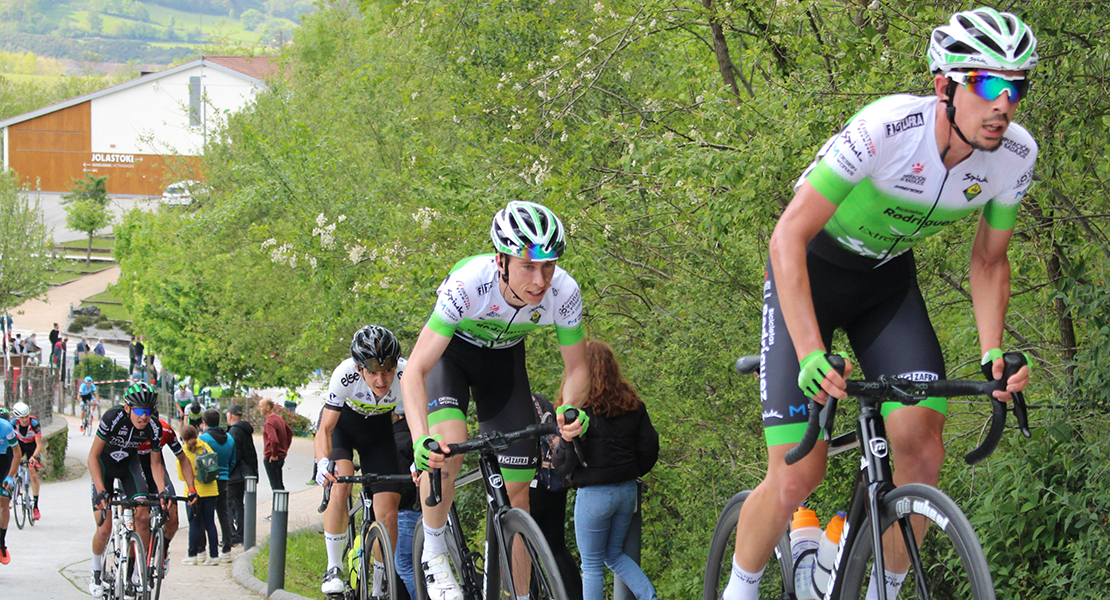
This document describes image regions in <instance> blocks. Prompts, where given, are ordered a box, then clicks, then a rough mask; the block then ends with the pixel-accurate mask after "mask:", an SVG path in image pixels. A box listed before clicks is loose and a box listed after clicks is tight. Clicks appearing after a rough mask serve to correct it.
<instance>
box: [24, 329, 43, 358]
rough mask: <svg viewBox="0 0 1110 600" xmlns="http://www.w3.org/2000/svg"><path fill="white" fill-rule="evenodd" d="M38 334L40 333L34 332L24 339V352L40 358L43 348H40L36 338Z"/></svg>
mask: <svg viewBox="0 0 1110 600" xmlns="http://www.w3.org/2000/svg"><path fill="white" fill-rule="evenodd" d="M37 335H38V334H35V333H32V334H31V335H29V336H27V339H26V340H24V341H23V353H24V354H30V355H34V356H35V357H36V358H39V354H40V353H41V352H42V348H39V342H38V340H36V339H35V337H36V336H37Z"/></svg>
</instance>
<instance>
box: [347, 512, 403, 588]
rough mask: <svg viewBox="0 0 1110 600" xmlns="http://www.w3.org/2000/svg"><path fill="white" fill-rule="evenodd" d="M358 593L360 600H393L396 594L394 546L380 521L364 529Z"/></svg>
mask: <svg viewBox="0 0 1110 600" xmlns="http://www.w3.org/2000/svg"><path fill="white" fill-rule="evenodd" d="M375 565H376V566H375ZM357 589H358V597H359V600H393V599H394V598H395V597H396V594H397V569H396V568H395V567H394V565H393V544H391V543H389V533H388V532H386V530H385V526H384V525H382V524H381V523H379V522H378V521H374V522H373V523H370V524H369V525H368V526H366V527H363V529H362V556H361V557H360V560H359V574H358V588H357Z"/></svg>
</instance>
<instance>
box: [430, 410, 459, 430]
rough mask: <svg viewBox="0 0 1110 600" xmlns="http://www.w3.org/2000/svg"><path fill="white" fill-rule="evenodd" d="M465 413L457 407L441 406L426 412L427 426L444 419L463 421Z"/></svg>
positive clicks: (436, 423)
mask: <svg viewBox="0 0 1110 600" xmlns="http://www.w3.org/2000/svg"><path fill="white" fill-rule="evenodd" d="M465 420H466V415H465V414H463V411H461V410H459V409H457V408H441V409H439V410H437V411H435V412H433V413H429V414H428V426H429V427H430V426H432V425H438V424H439V423H442V422H444V421H465Z"/></svg>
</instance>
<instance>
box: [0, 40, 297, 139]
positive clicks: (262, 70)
mask: <svg viewBox="0 0 1110 600" xmlns="http://www.w3.org/2000/svg"><path fill="white" fill-rule="evenodd" d="M196 67H209V68H213V69H217V70H220V71H223V72H225V73H228V74H229V75H233V76H235V77H238V78H240V79H242V80H244V81H247V82H250V83H261V82H262V80H263V79H264V78H265V77H266V76H268V75H270V74H272V73H273V72H275V71H277V65H275V64H274V62H273V59H272V57H269V56H255V57H243V56H205V57H203V58H198V59H196V60H193V61H189V62H187V63H184V64H180V65H177V66H176V67H171V68H169V69H166V70H164V71H158V72H157V73H148V74H146V75H143V76H141V77H138V78H135V79H132V80H131V81H127V82H124V83H121V84H119V85H114V86H112V87H110V88H104V89H102V90H98V91H95V92H92V93H91V94H85V95H84V96H78V97H76V98H72V99H70V100H66V101H64V102H59V103H58V104H54V105H51V106H47V107H45V108H40V109H38V110H35V111H32V112H29V113H24V114H22V115H18V116H15V117H11V118H9V119H5V120H3V121H0V129H3V128H5V127H11V126H12V125H17V124H19V123H22V122H24V121H30V120H31V119H34V118H36V117H41V116H42V115H46V114H50V113H52V112H56V111H59V110H62V109H65V108H69V107H71V106H76V105H78V104H81V103H82V102H88V101H90V100H95V99H97V98H100V97H103V96H107V95H109V94H114V93H116V92H120V91H123V90H126V89H128V88H133V87H136V86H140V85H148V84H150V83H153V82H155V81H157V80H159V79H162V78H163V77H168V76H170V75H175V74H177V73H180V72H182V71H189V70H191V69H194V68H196Z"/></svg>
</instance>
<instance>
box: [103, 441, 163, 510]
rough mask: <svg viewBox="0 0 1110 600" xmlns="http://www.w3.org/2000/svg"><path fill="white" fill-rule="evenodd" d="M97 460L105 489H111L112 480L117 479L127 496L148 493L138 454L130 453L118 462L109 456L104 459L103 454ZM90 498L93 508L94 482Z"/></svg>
mask: <svg viewBox="0 0 1110 600" xmlns="http://www.w3.org/2000/svg"><path fill="white" fill-rule="evenodd" d="M97 460H98V461H99V462H100V472H101V473H102V474H103V476H104V480H103V482H102V483H103V486H104V489H105V490H109V491H111V490H112V489H113V487H112V486H113V482H114V481H116V480H117V479H118V480H119V482H120V484H122V485H123V494H124V496H126V497H127V498H129V499H132V500H135V499H138V498H145V497H147V496H148V495H150V488H149V487H147V482H146V475H144V474H143V467H142V465H141V464H139V456H138V455H137V454H132V455H131V456H130V457H128V458H125V459H123V460H122V461H118V462H117V461H115V460H113V459H112V458H111V457H108V458H107V459H105V458H104V456H103V455H102V456H100V457H98V458H97ZM154 489H158V488H154ZM92 499H93V508H96V484H95V483H93V484H92Z"/></svg>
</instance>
